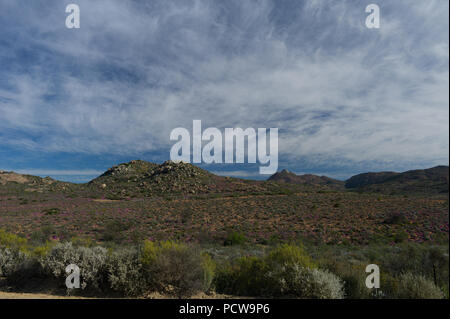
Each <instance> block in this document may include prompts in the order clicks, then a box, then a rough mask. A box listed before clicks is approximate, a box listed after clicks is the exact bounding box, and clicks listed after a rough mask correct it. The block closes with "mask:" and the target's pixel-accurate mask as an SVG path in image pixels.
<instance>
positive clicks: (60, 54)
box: [0, 0, 449, 182]
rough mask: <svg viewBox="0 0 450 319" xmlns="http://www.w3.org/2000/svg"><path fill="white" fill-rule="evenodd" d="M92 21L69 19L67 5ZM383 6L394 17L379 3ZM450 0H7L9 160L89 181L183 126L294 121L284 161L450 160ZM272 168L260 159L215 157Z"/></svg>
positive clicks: (305, 164) (329, 164) (293, 166)
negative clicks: (376, 10) (373, 13)
mask: <svg viewBox="0 0 450 319" xmlns="http://www.w3.org/2000/svg"><path fill="white" fill-rule="evenodd" d="M69 3H76V4H78V5H79V6H80V9H81V28H80V29H67V28H66V27H65V19H66V15H67V14H66V13H65V7H66V5H67V4H69ZM369 3H376V4H378V5H379V6H380V9H381V25H380V29H367V28H366V27H365V24H364V22H365V19H366V15H367V14H366V13H365V7H366V6H367V5H368V4H369ZM448 6H449V4H448V1H446V0H440V1H419V0H415V1H411V0H408V1H316V0H310V1H300V0H295V1H275V0H273V1H250V0H249V1H230V0H226V1H218V0H217V1H211V0H208V1H206V0H204V1H202V0H198V1H162V0H161V1H119V0H117V1H111V0H108V1H106V0H97V1H88V0H72V1H59V0H58V1H56V0H48V1H37V0H36V1H31V0H30V1H17V0H2V1H1V3H0V25H1V29H0V169H3V170H14V171H18V172H22V173H30V174H36V175H42V176H45V175H50V176H53V177H56V178H60V179H65V180H72V181H76V182H81V181H87V180H89V179H90V178H92V177H94V176H95V175H98V174H100V173H101V172H102V171H104V170H106V169H107V168H108V167H110V166H113V165H115V164H117V163H120V162H125V161H129V160H132V159H137V158H139V159H143V160H148V161H153V162H162V161H164V160H167V159H169V150H170V147H171V146H172V145H173V143H174V142H172V141H170V139H169V134H170V131H171V130H172V129H174V128H176V127H179V126H181V127H186V128H191V127H192V120H194V119H200V120H202V125H203V127H204V128H206V127H217V128H219V129H222V130H223V128H225V127H242V128H247V127H254V128H257V127H266V128H269V127H277V128H279V169H280V170H281V169H283V168H288V169H289V170H291V171H294V172H297V173H316V174H325V175H329V176H331V177H336V178H341V179H343V178H347V177H349V176H351V175H353V174H357V173H360V172H365V171H379V170H396V171H404V170H408V169H413V168H425V167H431V166H435V165H439V164H445V165H448V156H449V132H448V130H449V113H448V105H449V91H448V85H449V53H448V51H449V43H448V39H449V33H448V32H449V31H448V30H449V17H448V9H449V8H448ZM202 167H203V168H206V169H209V170H211V171H213V172H216V173H218V174H222V175H232V176H240V177H247V178H262V176H259V175H258V166H257V165H242V164H241V165H219V164H216V165H202Z"/></svg>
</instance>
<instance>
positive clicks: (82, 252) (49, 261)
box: [40, 243, 107, 290]
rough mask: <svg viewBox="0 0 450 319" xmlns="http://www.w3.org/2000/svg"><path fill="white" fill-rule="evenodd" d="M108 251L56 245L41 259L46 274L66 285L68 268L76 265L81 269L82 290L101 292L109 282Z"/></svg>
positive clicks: (65, 244) (67, 244)
mask: <svg viewBox="0 0 450 319" xmlns="http://www.w3.org/2000/svg"><path fill="white" fill-rule="evenodd" d="M106 258H107V251H106V249H105V248H103V247H93V248H87V247H74V246H73V245H72V243H62V244H57V245H55V246H54V247H53V248H52V249H51V250H50V251H49V253H48V254H47V255H46V256H44V257H43V258H41V259H40V264H41V266H42V268H43V270H44V272H45V274H47V275H49V276H50V277H54V278H55V279H59V280H60V282H61V284H64V283H65V278H66V276H67V274H66V267H67V266H68V265H70V264H75V265H77V266H78V267H79V268H80V277H81V278H80V283H81V288H82V289H86V288H89V289H94V290H101V288H102V287H104V286H105V281H106V280H107V278H106V277H107V273H106V269H105V268H106V266H105V264H106Z"/></svg>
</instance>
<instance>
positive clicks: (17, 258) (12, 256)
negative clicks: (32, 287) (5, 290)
mask: <svg viewBox="0 0 450 319" xmlns="http://www.w3.org/2000/svg"><path fill="white" fill-rule="evenodd" d="M0 276H4V277H6V280H7V283H8V284H9V285H13V286H15V287H21V286H25V285H27V284H30V283H32V282H35V281H36V280H39V279H40V278H42V269H41V267H40V264H39V262H38V261H37V259H36V258H33V257H30V256H27V255H26V254H25V253H24V252H22V251H21V250H18V249H9V248H3V249H0Z"/></svg>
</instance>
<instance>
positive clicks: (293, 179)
mask: <svg viewBox="0 0 450 319" xmlns="http://www.w3.org/2000/svg"><path fill="white" fill-rule="evenodd" d="M268 180H269V181H273V182H284V183H291V184H303V185H311V186H318V185H321V186H330V187H335V188H340V189H341V188H344V184H345V182H343V181H339V180H337V179H333V178H330V177H327V176H318V175H313V174H303V175H296V174H295V173H292V172H290V171H288V170H286V169H284V170H282V171H281V172H277V173H275V174H273V175H272V176H270V177H269V178H268Z"/></svg>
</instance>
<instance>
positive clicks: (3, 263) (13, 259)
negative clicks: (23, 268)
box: [0, 248, 26, 277]
mask: <svg viewBox="0 0 450 319" xmlns="http://www.w3.org/2000/svg"><path fill="white" fill-rule="evenodd" d="M25 259H26V255H25V253H23V252H22V251H20V250H18V249H10V248H0V276H4V277H8V276H9V275H10V274H12V273H13V272H15V271H16V270H17V269H18V268H19V267H20V264H21V263H23V262H24V261H25Z"/></svg>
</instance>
